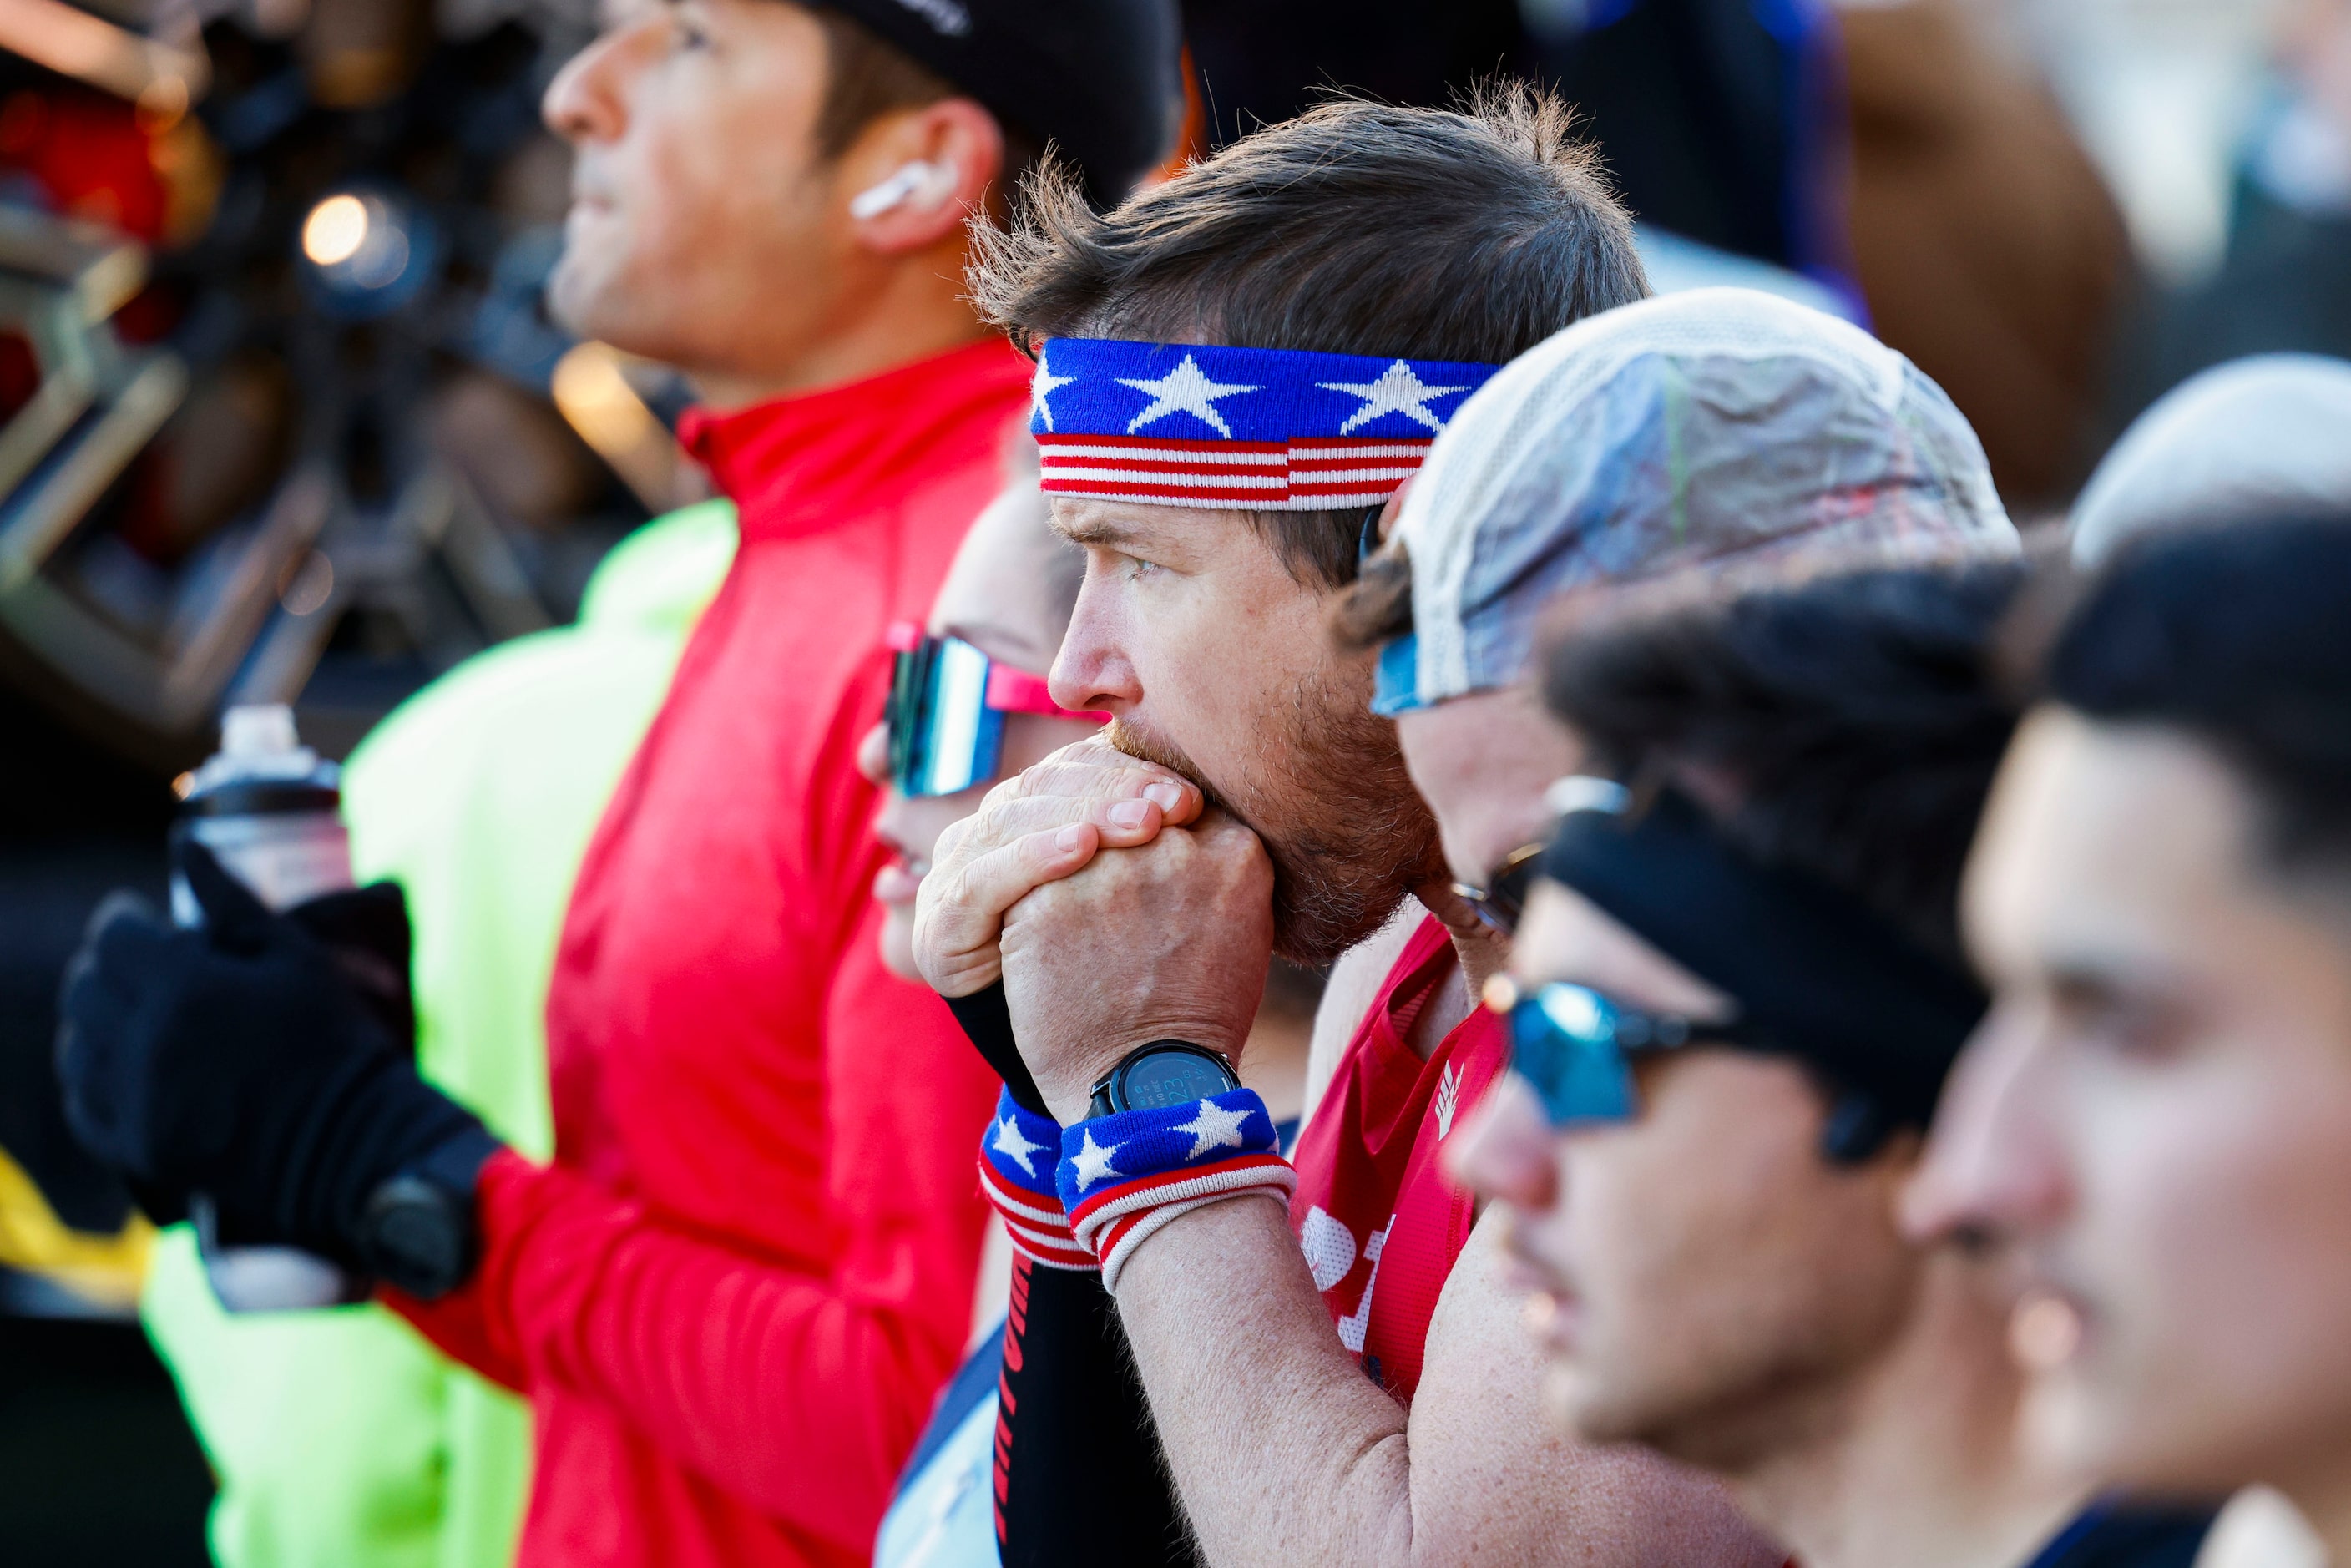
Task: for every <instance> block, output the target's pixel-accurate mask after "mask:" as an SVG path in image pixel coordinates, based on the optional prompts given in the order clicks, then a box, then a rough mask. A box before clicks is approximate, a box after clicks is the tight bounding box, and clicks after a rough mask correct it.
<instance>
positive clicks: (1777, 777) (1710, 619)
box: [1543, 561, 2024, 959]
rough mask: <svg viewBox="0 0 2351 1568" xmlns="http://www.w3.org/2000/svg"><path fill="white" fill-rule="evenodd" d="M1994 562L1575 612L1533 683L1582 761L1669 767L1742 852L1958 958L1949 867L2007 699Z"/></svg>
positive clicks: (1979, 798) (2007, 586)
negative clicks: (1995, 669)
mask: <svg viewBox="0 0 2351 1568" xmlns="http://www.w3.org/2000/svg"><path fill="white" fill-rule="evenodd" d="M2023 573H2024V569H2023V567H2022V565H2021V564H2019V563H2017V562H2014V561H2000V562H1979V563H1976V564H1971V565H1959V566H1949V565H1947V566H1940V567H1910V568H1877V569H1873V570H1859V571H1851V572H1844V573H1840V574H1836V575H1829V576H1821V577H1815V578H1813V579H1812V580H1808V581H1804V582H1802V583H1798V584H1795V585H1792V586H1782V587H1771V588H1764V589H1759V590H1756V591H1750V592H1748V593H1744V594H1740V595H1739V596H1738V597H1735V598H1732V599H1730V600H1729V601H1711V602H1699V603H1697V604H1687V605H1682V606H1680V607H1677V608H1674V609H1671V610H1667V611H1664V612H1656V613H1651V614H1647V615H1642V616H1637V617H1635V618H1631V619H1627V620H1624V621H1620V622H1614V623H1611V624H1606V625H1603V626H1599V627H1596V628H1593V629H1592V630H1590V631H1587V632H1583V633H1582V634H1580V635H1574V636H1571V637H1569V638H1568V639H1567V640H1565V641H1563V642H1561V643H1557V644H1555V645H1554V646H1553V647H1552V649H1551V650H1550V652H1549V653H1548V655H1547V658H1546V663H1545V666H1544V686H1543V695H1544V697H1545V699H1546V700H1547V701H1548V702H1549V704H1550V706H1551V709H1552V713H1554V714H1555V715H1557V716H1559V717H1560V718H1561V719H1562V720H1564V721H1565V722H1566V723H1567V724H1568V725H1569V726H1570V727H1573V729H1574V730H1575V732H1576V733H1577V735H1578V736H1579V737H1581V738H1582V739H1583V742H1584V744H1585V745H1586V746H1587V747H1591V749H1592V752H1593V758H1594V762H1595V764H1596V765H1597V766H1598V767H1599V768H1601V769H1602V770H1604V771H1607V772H1610V773H1613V774H1614V775H1615V776H1616V777H1617V778H1619V779H1625V780H1626V781H1628V782H1630V783H1633V784H1635V786H1636V787H1639V786H1645V785H1653V784H1661V783H1667V782H1671V783H1674V784H1677V785H1678V786H1680V787H1681V788H1682V789H1684V790H1685V791H1686V792H1687V793H1688V794H1689V795H1690V796H1691V797H1692V798H1693V799H1695V800H1698V802H1699V803H1700V804H1701V805H1702V806H1704V807H1705V808H1706V809H1707V810H1709V811H1710V812H1711V813H1712V814H1713V815H1714V816H1715V817H1716V819H1717V823H1718V825H1719V827H1720V828H1721V830H1722V831H1724V833H1725V834H1726V835H1727V836H1728V837H1729V839H1730V840H1731V841H1733V842H1735V843H1737V844H1738V845H1739V846H1740V848H1741V849H1743V850H1744V851H1745V852H1748V853H1749V854H1751V855H1753V856H1754V857H1755V858H1756V859H1758V860H1759V861H1761V862H1764V863H1766V864H1771V865H1780V866H1786V867H1788V868H1790V869H1792V870H1797V871H1802V872H1804V873H1808V874H1810V875H1812V876H1814V877H1817V878H1819V879H1820V880H1821V881H1823V882H1825V883H1829V884H1831V885H1833V886H1835V887H1837V888H1840V889H1842V890H1844V892H1846V893H1849V894H1853V895H1855V897H1857V898H1860V899H1861V900H1863V901H1864V902H1865V903H1866V904H1869V905H1870V906H1871V907H1872V908H1874V909H1876V911H1877V912H1878V913H1880V914H1882V915H1886V917H1887V918H1888V919H1890V920H1893V921H1894V922H1896V924H1897V925H1900V926H1901V927H1902V928H1903V929H1904V930H1906V931H1907V932H1908V933H1909V934H1910V935H1911V936H1913V937H1914V938H1916V939H1917V940H1918V941H1920V942H1922V943H1925V944H1926V945H1927V946H1929V947H1930V948H1932V949H1933V950H1934V951H1936V952H1938V953H1940V954H1942V955H1944V956H1948V957H1951V958H1954V959H1956V958H1958V956H1959V930H1958V924H1959V875H1960V872H1961V870H1962V868H1963V866H1964V864H1965V862H1966V860H1967V853H1968V846H1969V844H1970V841H1972V840H1973V839H1974V837H1975V831H1976V822H1977V819H1978V818H1979V817H1980V815H1981V814H1982V811H1983V804H1984V798H1985V796H1986V794H1987V793H1988V792H1989V791H1990V789H1991V779H1992V774H1993V772H1994V771H1995V770H1996V769H1997V768H1999V766H2000V759H2001V753H2002V752H2003V751H2005V750H2006V749H2007V747H2008V742H2009V737H2010V736H2011V733H2012V732H2013V731H2014V729H2015V726H2016V716H2017V714H2016V704H2015V702H2014V701H2013V700H2012V699H2011V697H2010V696H2009V695H2007V694H2005V693H2004V692H2003V690H2002V689H2001V685H2000V683H1999V682H1998V681H1997V680H1995V679H1994V678H1993V674H1992V669H1991V653H1992V649H1993V646H1994V643H1995V641H1996V636H1997V633H1998V632H1999V630H2000V627H2001V622H2002V619H2003V617H2004V616H2005V615H2006V613H2007V612H2008V609H2009V606H2010V604H2011V601H2013V600H2014V598H2015V597H2016V592H2017V589H2018V586H2019V584H2020V583H2021V582H2022V579H2023Z"/></svg>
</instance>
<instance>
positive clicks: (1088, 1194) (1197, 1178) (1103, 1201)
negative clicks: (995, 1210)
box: [1054, 1089, 1298, 1291]
mask: <svg viewBox="0 0 2351 1568" xmlns="http://www.w3.org/2000/svg"><path fill="white" fill-rule="evenodd" d="M1280 1148H1281V1145H1280V1139H1279V1137H1278V1136H1277V1134H1275V1132H1274V1130H1273V1118H1272V1117H1271V1116H1270V1115H1269V1114H1268V1113H1267V1112H1266V1108H1265V1102H1264V1101H1263V1100H1260V1099H1259V1098H1258V1095H1257V1091H1255V1090H1253V1089H1228V1090H1227V1091H1226V1092H1223V1093H1222V1094H1218V1095H1217V1096H1215V1097H1214V1098H1211V1099H1207V1100H1191V1101H1186V1103H1183V1104H1181V1105H1175V1106H1170V1107H1166V1108H1165V1109H1160V1110H1151V1111H1122V1112H1119V1113H1116V1114H1114V1115H1109V1116H1097V1117H1095V1118H1094V1119H1093V1120H1092V1121H1090V1122H1081V1123H1080V1124H1078V1125H1076V1126H1074V1127H1065V1128H1063V1129H1062V1131H1061V1165H1060V1166H1059V1167H1058V1168H1057V1169H1056V1171H1055V1173H1054V1175H1055V1177H1056V1179H1057V1180H1058V1181H1059V1183H1060V1186H1061V1206H1062V1207H1063V1208H1064V1209H1066V1210H1067V1211H1068V1213H1069V1218H1070V1229H1071V1233H1072V1234H1073V1235H1074V1236H1075V1237H1076V1239H1077V1242H1078V1244H1079V1245H1080V1246H1081V1247H1085V1248H1087V1249H1090V1250H1092V1253H1093V1255H1094V1256H1095V1257H1096V1258H1099V1259H1101V1260H1102V1288H1103V1289H1104V1290H1106V1291H1116V1290H1117V1289H1118V1277H1119V1274H1120V1272H1121V1271H1122V1270H1124V1269H1125V1267H1126V1260H1128V1259H1129V1258H1132V1257H1133V1256H1134V1249H1136V1248H1137V1247H1140V1246H1141V1245H1143V1242H1144V1239H1145V1238H1147V1237H1149V1236H1150V1235H1151V1234H1152V1233H1153V1232H1155V1231H1156V1230H1157V1229H1158V1228H1160V1227H1161V1226H1163V1225H1165V1224H1166V1223H1167V1222H1168V1221H1169V1220H1171V1219H1174V1218H1175V1217H1176V1216H1177V1215H1180V1214H1189V1213H1190V1212H1191V1211H1192V1210H1194V1209H1196V1208H1205V1207H1207V1206H1208V1205H1209V1204H1212V1203H1221V1202H1223V1201H1224V1200H1225V1199H1227V1198H1228V1197H1242V1196H1244V1195H1246V1194H1249V1193H1254V1192H1261V1193H1264V1194H1265V1195H1266V1196H1267V1197H1278V1198H1280V1200H1281V1202H1282V1203H1283V1204H1284V1205H1285V1206H1287V1205H1288V1203H1289V1202H1290V1189H1291V1188H1292V1187H1294V1186H1297V1185H1298V1174H1297V1173H1296V1172H1295V1171H1293V1170H1291V1169H1290V1162H1289V1161H1288V1160H1285V1159H1283V1158H1282V1157H1281V1153H1280Z"/></svg>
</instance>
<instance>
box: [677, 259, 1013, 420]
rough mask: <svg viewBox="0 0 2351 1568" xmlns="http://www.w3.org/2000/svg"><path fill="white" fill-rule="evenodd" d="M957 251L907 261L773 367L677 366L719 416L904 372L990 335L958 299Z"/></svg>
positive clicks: (959, 269) (960, 285) (959, 267)
mask: <svg viewBox="0 0 2351 1568" xmlns="http://www.w3.org/2000/svg"><path fill="white" fill-rule="evenodd" d="M963 255H964V252H963V247H962V246H961V245H960V244H957V245H956V246H954V247H952V248H951V249H946V250H940V251H935V252H926V253H925V255H924V256H921V257H908V258H906V260H905V262H904V264H902V265H899V266H896V267H892V268H890V269H889V270H888V271H886V272H885V273H883V276H882V277H879V278H878V279H876V280H875V281H876V286H875V287H871V288H867V289H864V290H862V291H861V293H862V298H859V299H858V301H857V303H856V304H855V306H854V307H853V308H849V309H846V310H843V311H841V312H840V313H839V314H837V316H836V317H835V318H834V319H832V320H831V321H829V322H828V323H827V324H826V329H825V330H824V331H823V332H821V333H820V334H819V335H818V336H817V337H815V338H814V339H812V340H809V341H807V342H805V343H803V344H800V345H799V346H798V347H797V348H796V350H795V351H794V352H793V353H792V354H791V355H790V356H789V358H788V359H783V360H779V361H777V362H775V363H772V364H766V365H753V366H745V365H741V364H736V363H725V364H714V365H705V366H685V367H681V368H683V369H684V371H685V374H686V379H687V380H689V381H691V382H693V383H694V388H695V394H696V395H697V396H698V397H699V398H700V399H701V401H702V402H703V403H705V405H706V406H708V407H710V408H712V409H714V410H716V411H718V412H721V413H726V412H729V411H731V410H734V409H738V408H748V407H749V406H751V405H752V404H753V403H758V402H767V401H768V400H769V399H771V398H778V397H789V396H792V395H794V394H795V393H799V392H816V391H819V390H820V389H822V388H825V387H834V386H846V385H848V384H849V383H850V382H862V381H864V380H866V379H867V378H869V377H872V376H878V375H880V374H882V373H883V371H893V370H896V369H897V368H898V367H899V366H901V365H911V364H914V362H916V361H920V360H927V359H929V358H931V357H932V356H933V355H935V354H944V353H946V351H947V350H950V349H957V348H961V347H962V346H963V345H964V344H966V343H972V342H977V341H978V340H981V339H983V338H986V337H987V336H988V335H989V333H990V332H991V331H992V330H993V329H992V328H990V327H988V326H987V323H985V322H983V321H981V320H980V319H979V318H978V317H977V316H975V315H973V314H972V309H971V307H970V305H969V304H967V302H966V301H965V300H964V298H962V294H963V283H962V278H963Z"/></svg>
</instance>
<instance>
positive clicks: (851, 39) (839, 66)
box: [811, 6, 1044, 216]
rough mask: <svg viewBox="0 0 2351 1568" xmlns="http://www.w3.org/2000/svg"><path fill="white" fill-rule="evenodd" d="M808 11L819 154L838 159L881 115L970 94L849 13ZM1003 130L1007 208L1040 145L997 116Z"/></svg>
mask: <svg viewBox="0 0 2351 1568" xmlns="http://www.w3.org/2000/svg"><path fill="white" fill-rule="evenodd" d="M811 15H813V16H815V17H816V22H817V26H819V27H820V28H822V29H823V31H824V53H825V82H824V101H823V102H822V103H820V104H819V105H818V106H817V115H816V146H817V152H818V154H819V155H820V156H821V157H823V158H825V159H827V160H831V159H834V158H838V157H840V156H841V154H842V153H844V152H848V151H849V149H850V148H851V147H852V146H853V145H855V143H856V141H857V138H858V137H859V136H860V135H861V134H862V133H863V131H864V130H865V128H866V127H867V126H869V125H871V124H872V123H873V122H874V121H875V120H879V119H881V118H882V117H883V115H885V114H894V113H896V112H897V111H898V110H902V109H920V108H922V107H923V106H925V104H933V103H937V102H939V101H940V100H941V99H950V98H969V97H970V96H971V95H970V94H969V93H967V92H966V91H964V90H963V89H961V88H959V87H957V86H956V85H955V84H954V83H953V82H951V81H949V80H947V78H945V77H943V76H941V75H939V73H938V72H936V71H935V70H933V69H931V68H930V67H928V66H926V65H924V64H923V63H922V62H921V61H919V60H917V59H915V58H914V57H913V56H912V55H909V54H907V53H906V52H905V51H904V49H901V48H899V47H897V46H896V45H895V44H893V43H891V42H890V41H889V40H887V39H886V38H883V37H881V36H880V35H879V34H877V33H875V32H873V31H872V29H871V28H869V27H867V26H864V25H863V24H862V23H860V22H858V21H856V20H855V19H854V18H852V17H849V16H842V15H841V13H840V12H838V11H834V10H831V9H829V8H826V7H822V6H819V7H817V8H816V9H815V10H814V11H812V13H811ZM994 118H995V120H996V123H997V127H998V130H1000V131H1002V132H1003V134H1004V167H1003V168H1002V169H1000V170H999V171H998V172H997V177H996V184H995V190H996V199H995V201H994V203H993V204H994V205H995V206H996V207H998V209H1000V210H999V211H998V214H996V215H998V216H1001V215H1003V211H1008V210H1009V198H1010V193H1012V192H1014V191H1017V190H1019V187H1020V183H1021V182H1022V181H1023V180H1025V179H1027V178H1028V177H1029V173H1030V172H1032V171H1033V170H1034V169H1035V167H1036V165H1037V162H1038V160H1039V159H1040V157H1042V156H1043V153H1044V148H1043V146H1042V145H1041V144H1040V143H1039V142H1038V141H1037V140H1036V138H1034V137H1032V136H1030V135H1029V133H1028V132H1026V131H1021V130H1019V128H1018V127H1016V126H1012V125H1009V124H1007V123H1006V122H1005V120H1004V117H1003V116H1001V115H996V116H995V117H994Z"/></svg>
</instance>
